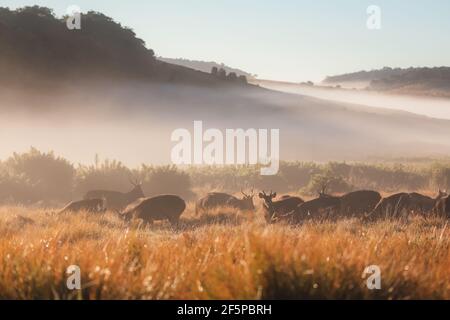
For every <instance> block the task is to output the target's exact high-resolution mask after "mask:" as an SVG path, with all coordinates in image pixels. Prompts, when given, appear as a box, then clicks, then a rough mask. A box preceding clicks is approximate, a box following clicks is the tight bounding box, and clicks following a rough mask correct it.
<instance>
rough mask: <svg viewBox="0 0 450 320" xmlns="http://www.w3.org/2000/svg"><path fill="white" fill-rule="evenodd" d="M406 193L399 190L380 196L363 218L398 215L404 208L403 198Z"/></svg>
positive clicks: (371, 218)
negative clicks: (398, 191)
mask: <svg viewBox="0 0 450 320" xmlns="http://www.w3.org/2000/svg"><path fill="white" fill-rule="evenodd" d="M406 197H408V193H405V192H400V193H396V194H393V195H391V196H388V197H385V198H382V199H381V200H380V201H379V202H378V204H377V205H376V206H375V208H374V209H373V210H372V211H371V212H369V213H368V214H366V215H365V216H364V220H366V221H370V220H374V219H379V218H383V217H384V218H389V217H395V216H397V215H399V214H400V213H401V212H402V210H403V209H404V205H405V199H406Z"/></svg>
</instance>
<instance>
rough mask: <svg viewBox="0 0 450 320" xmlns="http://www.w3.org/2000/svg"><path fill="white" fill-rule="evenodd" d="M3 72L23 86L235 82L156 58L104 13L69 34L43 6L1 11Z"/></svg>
mask: <svg viewBox="0 0 450 320" xmlns="http://www.w3.org/2000/svg"><path fill="white" fill-rule="evenodd" d="M0 70H1V72H0V83H4V84H5V83H8V84H11V83H16V84H21V85H23V84H30V83H34V84H36V83H41V82H42V81H50V82H57V83H61V81H63V82H68V81H73V80H79V79H83V80H86V78H87V79H95V78H108V79H139V80H145V81H156V82H164V83H186V84H201V85H208V86H211V85H212V86H214V85H222V84H224V83H225V82H226V83H227V84H228V83H230V82H231V81H223V80H222V79H219V78H218V77H214V76H212V75H210V74H206V73H202V72H198V71H195V70H192V69H189V68H185V67H182V66H176V65H171V64H169V63H165V62H162V61H159V60H157V59H156V58H155V54H154V51H153V50H152V49H149V48H147V46H146V44H145V42H144V41H143V40H141V39H139V38H137V37H136V34H135V33H134V32H133V31H132V30H131V29H129V28H127V27H124V26H122V25H121V24H120V23H117V22H115V21H114V20H113V19H112V18H110V17H107V16H105V15H103V14H102V13H98V12H88V13H86V14H83V15H82V28H81V30H69V29H68V28H67V27H66V21H65V20H64V19H63V18H58V17H56V16H55V15H54V14H53V12H52V10H51V9H49V8H44V7H38V6H34V7H24V8H20V9H17V10H15V11H13V10H9V9H8V8H0ZM239 83H240V82H239Z"/></svg>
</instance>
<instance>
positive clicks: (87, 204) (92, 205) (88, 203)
mask: <svg viewBox="0 0 450 320" xmlns="http://www.w3.org/2000/svg"><path fill="white" fill-rule="evenodd" d="M79 211H87V212H94V213H99V212H105V211H106V209H105V203H104V200H103V199H85V200H80V201H71V202H69V203H68V204H67V205H66V206H64V208H62V209H61V210H60V211H59V212H58V213H59V214H61V213H67V212H79Z"/></svg>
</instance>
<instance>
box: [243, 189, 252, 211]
mask: <svg viewBox="0 0 450 320" xmlns="http://www.w3.org/2000/svg"><path fill="white" fill-rule="evenodd" d="M241 193H242V196H243V197H242V201H243V202H244V204H245V207H246V208H247V209H255V206H254V204H253V197H254V196H255V194H254V192H253V189H252V191H251V193H250V194H246V193H245V192H244V191H242V189H241Z"/></svg>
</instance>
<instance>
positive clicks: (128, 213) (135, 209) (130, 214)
mask: <svg viewBox="0 0 450 320" xmlns="http://www.w3.org/2000/svg"><path fill="white" fill-rule="evenodd" d="M185 209H186V202H185V201H184V200H183V199H181V198H180V197H179V196H176V195H170V194H168V195H160V196H156V197H152V198H142V199H139V200H136V201H135V202H134V203H132V204H130V205H129V206H128V207H127V208H126V209H125V210H124V211H123V212H120V215H121V217H122V218H124V219H125V220H127V221H130V220H131V219H142V220H143V221H144V223H145V224H153V221H155V220H169V222H170V223H171V224H172V225H176V224H177V223H178V221H179V219H180V216H181V214H182V213H183V211H184V210H185Z"/></svg>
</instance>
